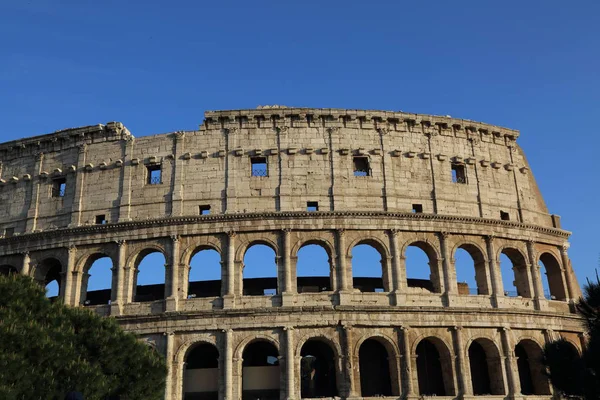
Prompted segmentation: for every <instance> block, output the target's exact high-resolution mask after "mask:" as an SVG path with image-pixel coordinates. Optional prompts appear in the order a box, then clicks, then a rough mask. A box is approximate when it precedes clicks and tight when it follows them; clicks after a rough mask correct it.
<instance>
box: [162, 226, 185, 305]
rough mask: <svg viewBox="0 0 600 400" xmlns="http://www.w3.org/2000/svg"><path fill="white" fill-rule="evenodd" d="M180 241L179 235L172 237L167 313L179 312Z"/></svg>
mask: <svg viewBox="0 0 600 400" xmlns="http://www.w3.org/2000/svg"><path fill="white" fill-rule="evenodd" d="M180 240H181V239H180V237H179V236H177V235H173V236H171V243H170V244H171V253H170V255H169V261H168V263H167V271H166V272H167V274H166V279H165V299H166V311H177V308H178V305H179V293H180V290H179V259H180V254H179V252H180V247H181V246H180V244H181V243H180Z"/></svg>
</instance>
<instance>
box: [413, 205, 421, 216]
mask: <svg viewBox="0 0 600 400" xmlns="http://www.w3.org/2000/svg"><path fill="white" fill-rule="evenodd" d="M412 212H414V213H416V214H419V213H422V212H423V204H413V205H412Z"/></svg>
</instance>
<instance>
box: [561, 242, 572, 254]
mask: <svg viewBox="0 0 600 400" xmlns="http://www.w3.org/2000/svg"><path fill="white" fill-rule="evenodd" d="M569 247H571V243H569V242H564V243H563V244H562V245H561V246H560V251H561V252H562V253H565V254H566V253H567V250H569Z"/></svg>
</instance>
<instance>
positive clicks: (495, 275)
mask: <svg viewBox="0 0 600 400" xmlns="http://www.w3.org/2000/svg"><path fill="white" fill-rule="evenodd" d="M485 245H486V250H487V260H488V270H489V274H490V283H491V285H492V293H491V294H492V305H493V306H494V307H500V297H502V298H503V297H504V287H503V286H504V285H503V284H502V275H501V274H500V268H499V265H498V264H497V263H496V249H495V246H494V236H491V235H488V236H486V237H485Z"/></svg>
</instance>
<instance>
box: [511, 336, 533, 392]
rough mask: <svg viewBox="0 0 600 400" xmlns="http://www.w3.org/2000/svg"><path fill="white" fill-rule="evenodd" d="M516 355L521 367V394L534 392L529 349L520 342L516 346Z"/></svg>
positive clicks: (518, 364) (519, 367)
mask: <svg viewBox="0 0 600 400" xmlns="http://www.w3.org/2000/svg"><path fill="white" fill-rule="evenodd" d="M515 356H516V357H517V367H518V369H519V381H520V382H521V394H524V395H528V394H533V393H534V390H533V379H532V377H531V370H530V369H529V357H528V355H527V351H526V350H525V348H524V347H523V345H521V344H520V343H519V344H518V345H517V347H515Z"/></svg>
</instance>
